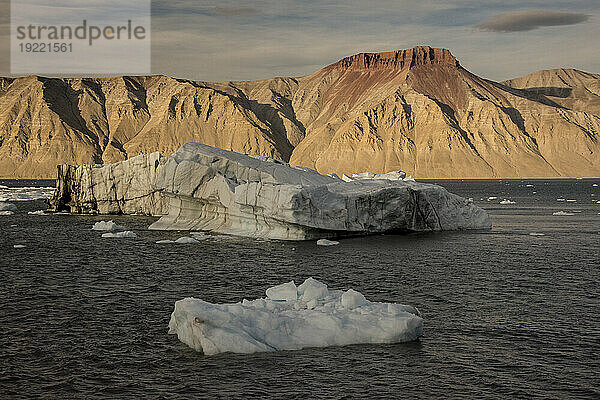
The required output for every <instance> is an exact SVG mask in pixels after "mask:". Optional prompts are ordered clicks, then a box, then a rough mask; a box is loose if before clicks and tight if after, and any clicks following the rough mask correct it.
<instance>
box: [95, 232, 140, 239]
mask: <svg viewBox="0 0 600 400" xmlns="http://www.w3.org/2000/svg"><path fill="white" fill-rule="evenodd" d="M102 237H103V238H134V237H137V235H136V234H135V232H132V231H124V232H117V233H112V232H106V233H103V234H102Z"/></svg>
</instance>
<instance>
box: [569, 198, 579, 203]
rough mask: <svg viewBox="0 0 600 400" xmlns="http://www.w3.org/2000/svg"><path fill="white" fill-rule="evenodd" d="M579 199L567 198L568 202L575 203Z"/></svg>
mask: <svg viewBox="0 0 600 400" xmlns="http://www.w3.org/2000/svg"><path fill="white" fill-rule="evenodd" d="M576 201H577V200H573V199H567V203H575V202H576Z"/></svg>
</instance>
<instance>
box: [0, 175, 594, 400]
mask: <svg viewBox="0 0 600 400" xmlns="http://www.w3.org/2000/svg"><path fill="white" fill-rule="evenodd" d="M442 183H443V184H444V185H445V186H446V187H447V188H448V189H449V190H451V191H453V192H455V193H458V194H460V195H463V196H465V197H472V198H474V200H475V202H476V203H477V204H479V205H481V206H483V207H485V208H486V209H487V210H488V211H489V212H490V214H491V216H492V220H493V223H494V229H493V230H492V231H490V232H454V233H452V232H447V233H435V234H412V235H404V236H373V237H368V238H354V239H345V240H342V241H341V244H340V245H339V246H334V247H318V246H316V245H315V243H314V242H294V243H287V242H259V241H254V240H246V239H228V240H221V241H215V240H211V241H204V242H201V243H200V244H197V245H157V244H155V241H157V240H160V239H175V238H177V237H180V236H183V235H184V234H185V233H183V232H172V233H168V232H151V231H146V230H145V228H146V227H147V226H148V225H149V223H151V221H153V219H151V218H147V217H124V216H119V217H112V219H114V220H115V221H116V222H118V223H119V224H121V225H125V226H126V227H128V228H130V229H132V230H134V231H136V232H137V234H138V237H137V238H135V239H102V238H101V237H100V236H101V233H100V232H94V231H91V230H90V228H91V225H92V224H93V223H94V222H95V221H99V220H102V219H104V220H106V219H108V218H106V217H95V216H64V215H63V216H61V215H53V216H36V215H27V211H34V210H37V209H40V208H43V207H44V204H43V202H42V201H29V202H18V203H16V204H17V205H18V206H19V211H17V213H15V215H12V216H1V217H0V232H1V237H0V306H1V308H0V330H1V335H0V352H1V353H0V398H2V399H4V398H10V399H12V398H47V399H57V398H69V399H71V398H85V399H90V398H102V399H105V398H116V399H122V398H169V399H171V398H254V397H265V398H327V399H330V398H333V399H338V398H422V399H431V398H441V397H446V398H497V399H507V398H544V399H547V398H557V399H564V398H585V399H592V398H595V399H598V398H600V300H599V299H600V272H599V271H600V262H599V255H600V215H598V213H599V212H600V204H597V203H596V201H597V200H600V190H599V188H598V187H593V186H592V184H593V183H600V180H595V181H593V180H565V181H520V180H512V181H445V182H442ZM0 184H4V185H6V184H8V185H17V184H20V185H26V186H29V185H30V182H25V183H24V182H18V183H17V182H8V181H4V182H2V181H0ZM38 184H39V182H38ZM527 184H533V185H534V187H526V186H525V185H527ZM534 191H535V192H536V193H535V194H534V193H533V192H534ZM592 195H594V196H592ZM490 196H496V197H498V199H497V200H493V201H487V200H486V199H487V198H488V197H490ZM504 198H507V199H511V200H514V201H515V202H516V204H514V205H500V204H498V202H499V201H500V200H502V199H504ZM557 198H565V199H570V200H577V201H576V202H569V203H567V202H566V201H565V202H558V201H557V200H556V199H557ZM481 199H483V200H481ZM560 210H564V211H569V212H572V213H573V214H574V215H572V216H553V215H552V213H553V212H556V211H560ZM531 232H536V233H544V234H545V236H530V235H529V233H531ZM15 244H23V245H25V246H26V247H25V248H22V249H15V248H13V245H15ZM308 276H313V277H315V278H317V279H319V280H321V281H323V282H326V283H328V284H329V286H330V287H332V288H349V287H352V288H354V289H357V290H359V291H361V292H362V293H364V294H365V295H366V296H367V298H369V299H371V300H376V301H388V302H399V303H405V304H412V305H415V306H417V307H418V308H419V309H420V310H421V312H422V314H423V316H424V318H425V325H424V335H423V337H422V338H421V340H419V341H418V342H413V343H405V344H395V345H357V346H347V347H336V348H324V349H305V350H300V351H290V352H280V353H262V354H252V355H237V354H221V355H217V356H211V357H206V356H204V355H202V354H199V353H196V352H195V351H193V350H191V349H189V348H188V347H187V346H185V345H184V344H182V343H180V342H179V341H178V340H177V337H175V336H172V335H167V324H168V321H169V317H170V313H171V311H172V308H173V305H174V302H175V301H176V300H178V299H181V298H183V297H186V296H195V297H200V298H203V299H204V300H207V301H211V302H236V301H240V300H242V299H243V298H256V297H261V296H264V290H265V289H266V288H267V287H269V286H270V285H273V284H277V283H281V282H284V281H289V280H292V279H294V280H296V282H298V281H303V280H304V279H305V278H306V277H308Z"/></svg>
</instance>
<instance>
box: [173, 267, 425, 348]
mask: <svg viewBox="0 0 600 400" xmlns="http://www.w3.org/2000/svg"><path fill="white" fill-rule="evenodd" d="M266 294H267V297H266V298H261V299H256V300H252V301H248V300H244V301H242V302H241V303H236V304H211V303H208V302H206V301H203V300H200V299H195V298H186V299H183V300H179V301H177V302H176V303H175V310H174V311H173V313H172V314H171V320H170V322H169V333H171V334H176V335H177V337H178V338H179V340H181V341H182V342H183V343H185V344H187V345H188V346H190V347H191V348H193V349H195V350H197V351H201V352H203V353H204V354H206V355H212V354H217V353H223V352H233V353H255V352H264V351H279V350H298V349H302V348H306V347H326V346H344V345H350V344H359V343H400V342H408V341H412V340H416V339H417V338H418V337H419V336H421V334H422V332H423V319H422V318H421V317H420V315H419V311H418V310H417V309H416V308H415V307H412V306H406V305H401V304H394V303H377V302H371V301H368V300H367V299H365V297H364V296H363V295H362V294H361V293H359V292H357V291H355V290H352V289H349V290H347V291H342V290H329V289H328V288H327V285H325V284H323V283H321V282H319V281H317V280H315V279H313V278H308V279H307V280H306V281H305V282H304V283H303V284H302V285H300V286H298V287H296V285H295V284H294V282H293V281H292V282H288V283H285V284H282V285H278V286H275V287H272V288H269V289H267V291H266Z"/></svg>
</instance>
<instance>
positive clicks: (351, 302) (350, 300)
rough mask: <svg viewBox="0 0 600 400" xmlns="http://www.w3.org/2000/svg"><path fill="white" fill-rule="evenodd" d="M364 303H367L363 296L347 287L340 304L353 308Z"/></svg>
mask: <svg viewBox="0 0 600 400" xmlns="http://www.w3.org/2000/svg"><path fill="white" fill-rule="evenodd" d="M366 304H368V301H367V299H365V296H363V294H362V293H360V292H357V291H356V290H354V289H348V290H347V291H345V292H344V294H342V306H344V307H346V308H348V309H350V310H354V309H355V308H358V307H362V306H364V305H366Z"/></svg>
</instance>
